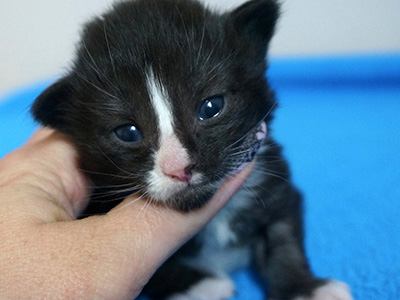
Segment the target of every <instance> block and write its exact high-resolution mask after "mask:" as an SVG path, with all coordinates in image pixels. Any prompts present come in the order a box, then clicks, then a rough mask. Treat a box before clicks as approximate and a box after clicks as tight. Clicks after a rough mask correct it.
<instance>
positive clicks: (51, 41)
mask: <svg viewBox="0 0 400 300" xmlns="http://www.w3.org/2000/svg"><path fill="white" fill-rule="evenodd" d="M203 1H204V2H207V3H209V4H210V5H211V6H216V7H219V8H221V9H227V8H232V7H235V6H236V5H238V4H240V3H242V2H245V0H203ZM112 2H113V0H33V1H32V0H1V1H0V94H1V93H3V92H5V91H9V90H11V89H13V88H16V87H18V86H21V85H24V84H28V83H30V82H33V81H36V80H40V79H43V78H49V77H53V76H58V75H59V74H60V73H61V72H62V71H63V68H64V67H65V66H67V65H68V62H69V61H70V60H71V57H72V55H73V51H74V44H75V43H76V41H77V39H78V32H79V28H80V26H81V24H82V23H84V21H85V20H87V19H88V18H89V17H90V16H93V15H95V14H97V13H100V12H102V11H104V10H105V9H106V8H107V7H109V6H110V4H111V3H112ZM281 2H283V15H282V18H281V20H280V23H279V26H278V31H277V34H276V36H275V38H274V40H273V42H272V47H271V54H272V55H273V56H294V55H295V56H297V55H331V54H354V53H357V54H362V53H377V52H397V53H400V0H335V1H333V0H281Z"/></svg>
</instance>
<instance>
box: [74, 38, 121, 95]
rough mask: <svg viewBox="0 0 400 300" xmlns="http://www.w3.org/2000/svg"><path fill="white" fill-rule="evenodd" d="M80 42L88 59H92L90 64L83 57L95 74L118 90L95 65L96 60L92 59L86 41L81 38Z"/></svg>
mask: <svg viewBox="0 0 400 300" xmlns="http://www.w3.org/2000/svg"><path fill="white" fill-rule="evenodd" d="M82 44H83V46H84V48H85V50H86V52H87V54H88V55H89V58H90V60H91V61H92V64H91V63H90V62H88V61H87V60H86V59H85V58H84V59H85V61H86V62H87V64H88V65H89V66H90V67H91V68H92V69H93V70H94V71H95V72H96V74H97V75H98V76H99V78H101V79H103V80H105V81H106V82H107V83H109V84H110V85H111V86H112V87H113V88H115V89H117V90H118V87H117V86H115V85H114V84H113V83H112V82H111V81H110V80H109V79H108V78H107V76H105V75H104V74H102V73H101V72H100V68H99V67H98V66H97V64H96V61H95V60H94V58H93V56H92V54H91V53H90V51H89V49H88V47H87V45H86V42H85V40H84V39H82Z"/></svg>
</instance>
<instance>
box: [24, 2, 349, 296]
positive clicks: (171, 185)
mask: <svg viewBox="0 0 400 300" xmlns="http://www.w3.org/2000/svg"><path fill="white" fill-rule="evenodd" d="M277 16H278V5H277V3H276V2H275V1H273V0H253V1H249V2H247V3H245V4H244V5H242V6H241V7H239V8H237V9H236V10H234V11H232V12H230V13H226V14H222V15H221V14H218V13H214V12H211V11H210V10H208V9H205V8H204V7H203V6H202V5H201V4H199V3H198V2H196V1H192V0H158V1H155V0H154V1H150V0H137V1H127V2H122V3H120V4H118V5H116V6H115V7H114V9H113V10H112V11H110V12H109V13H107V14H105V15H103V16H102V17H101V18H97V19H95V20H94V21H93V22H91V23H89V24H88V25H87V26H86V28H85V31H84V33H83V37H82V44H81V46H80V47H79V49H78V55H77V58H76V60H75V63H74V66H73V68H72V70H71V72H70V73H69V74H68V75H67V76H65V77H64V78H63V79H61V80H60V81H59V82H57V83H56V84H54V85H53V86H51V87H50V88H48V89H47V90H46V91H45V92H44V93H43V94H42V95H41V96H39V98H38V99H37V101H36V102H35V104H34V106H33V108H32V111H33V114H34V116H35V118H36V119H37V120H38V121H40V122H42V123H43V124H44V125H48V126H51V127H53V128H56V129H58V130H60V131H61V132H63V133H65V134H67V135H68V136H69V137H70V138H71V139H72V140H73V141H74V142H75V143H76V145H77V147H78V149H79V152H80V159H81V165H82V168H83V169H84V170H85V171H86V172H87V173H88V174H89V175H90V176H91V178H92V180H93V182H94V184H95V186H96V190H95V192H94V195H93V199H92V201H91V203H90V205H89V207H88V208H87V211H86V214H94V213H104V212H106V211H107V210H108V209H109V208H111V207H112V206H113V205H115V204H116V203H117V202H118V201H120V200H121V199H122V198H121V197H123V196H126V195H129V194H132V193H141V194H144V195H146V196H147V197H149V198H150V199H152V200H153V201H154V202H157V203H159V204H164V205H167V206H168V207H170V208H174V209H178V210H182V211H190V210H193V209H197V208H199V207H201V206H203V205H204V204H205V203H206V202H207V201H208V199H209V198H210V197H211V196H212V194H213V193H214V192H215V191H216V189H217V188H218V186H219V185H220V183H221V182H222V180H223V179H225V178H227V177H229V176H231V175H233V174H235V173H237V172H238V171H239V170H240V169H241V168H243V166H244V165H246V164H247V163H248V162H250V161H251V160H252V159H253V158H254V156H255V154H256V152H257V150H258V149H259V148H260V146H261V148H260V150H259V151H258V154H257V158H256V165H255V169H254V171H253V173H252V175H251V176H250V178H249V179H248V180H247V181H246V182H245V184H244V185H243V187H242V189H241V190H240V191H239V192H238V193H237V194H236V195H235V196H234V198H233V199H232V200H231V201H230V203H229V204H228V205H227V206H226V207H225V208H224V209H223V210H222V211H221V212H220V213H219V214H218V215H217V216H216V217H215V218H214V219H213V220H212V221H211V223H210V224H209V225H207V226H206V228H204V230H202V231H201V232H200V233H199V234H198V235H197V236H196V237H194V238H193V239H192V240H190V241H189V242H188V243H187V244H186V245H184V246H183V247H182V248H181V249H180V250H178V252H177V253H176V254H175V255H173V256H172V257H171V258H170V259H169V260H168V261H167V262H166V263H165V264H164V265H163V266H162V267H161V268H160V270H159V271H158V272H157V273H156V274H155V276H154V277H153V278H152V279H151V280H150V282H149V284H148V285H147V286H146V287H145V289H144V293H145V294H147V295H150V296H151V297H153V298H157V299H158V298H166V297H169V299H173V300H179V299H186V300H199V299H200V300H214V299H215V300H219V299H225V298H228V297H230V296H231V295H232V293H233V292H234V289H233V286H232V283H231V282H230V281H229V279H227V277H226V276H227V273H228V272H230V271H232V270H234V269H236V268H238V267H243V266H248V265H249V264H250V263H252V262H255V264H256V266H257V268H258V270H259V273H260V276H261V278H262V281H263V282H264V284H265V286H268V289H269V297H271V299H279V300H285V299H313V300H323V299H337V300H348V299H351V296H350V295H349V294H348V292H346V289H345V288H343V287H342V286H340V285H337V284H335V283H329V284H327V282H326V281H323V280H320V279H317V278H315V277H314V276H313V275H312V274H311V272H310V270H309V267H308V263H307V260H306V258H305V255H304V250H303V246H302V240H303V236H302V235H303V234H302V221H301V215H302V211H301V198H300V196H299V193H298V192H297V191H296V189H295V188H294V187H293V186H292V185H291V183H290V177H289V172H288V167H287V165H286V162H285V161H284V160H283V159H282V156H281V153H280V147H279V146H277V145H276V144H275V143H274V141H273V140H272V139H271V137H270V136H269V130H268V128H269V123H270V121H271V118H272V112H273V109H274V107H275V99H274V96H273V93H272V92H271V91H270V89H269V87H268V85H267V82H266V79H265V71H266V60H265V54H266V51H267V48H268V43H269V40H270V38H271V37H272V34H273V31H274V26H275V22H276V19H277ZM105 200H107V201H105ZM110 200H114V201H110ZM312 295H313V296H312ZM327 295H330V296H329V297H331V298H327V297H328V296H327ZM302 297H312V298H302Z"/></svg>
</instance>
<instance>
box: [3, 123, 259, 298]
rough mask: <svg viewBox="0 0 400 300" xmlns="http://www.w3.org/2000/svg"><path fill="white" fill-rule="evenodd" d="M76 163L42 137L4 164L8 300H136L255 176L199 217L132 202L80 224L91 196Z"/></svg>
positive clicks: (228, 188)
mask: <svg viewBox="0 0 400 300" xmlns="http://www.w3.org/2000/svg"><path fill="white" fill-rule="evenodd" d="M76 157H77V153H76V152H75V149H74V147H73V146H72V144H71V143H70V142H69V141H68V140H67V139H66V138H65V137H64V136H62V135H61V134H59V133H56V132H54V131H52V130H50V129H40V130H39V131H38V132H37V133H36V134H35V135H34V136H33V137H32V138H31V139H30V140H29V141H28V142H27V143H26V144H25V145H24V146H23V147H21V148H20V149H18V150H16V151H14V152H12V153H10V154H9V155H7V156H6V157H4V158H3V159H2V160H1V161H0V238H1V240H0V283H1V284H0V299H116V300H117V299H133V298H134V297H136V296H137V295H138V294H139V293H140V291H141V289H142V287H143V286H144V285H145V284H146V283H147V281H148V280H149V279H150V277H151V276H152V274H153V273H154V272H155V271H156V269H157V268H158V267H159V266H160V265H161V264H162V263H163V262H164V261H165V260H166V259H167V258H168V257H169V256H170V255H171V254H173V252H174V251H175V250H176V249H178V248H179V247H180V246H181V245H182V244H183V243H185V242H186V241H187V240H188V239H189V238H190V237H192V236H193V235H194V234H195V233H196V232H197V231H198V230H199V229H200V228H201V227H202V226H204V225H205V224H206V223H207V222H208V221H209V220H210V219H211V218H212V217H213V216H214V215H215V214H216V213H217V212H218V211H219V210H220V209H221V208H222V207H223V205H224V204H225V203H226V202H227V201H228V200H229V199H230V198H231V197H232V195H233V194H234V193H235V191H236V190H237V189H238V188H239V187H240V185H241V184H242V183H243V182H244V180H245V179H246V178H247V176H248V175H249V174H250V172H251V168H252V165H250V166H248V167H247V168H246V169H244V170H243V171H242V172H240V173H239V174H237V175H236V176H235V177H234V178H233V179H230V180H229V181H227V182H225V183H224V184H223V185H222V187H221V188H220V189H219V191H218V192H217V193H216V195H215V196H214V197H213V199H212V200H211V201H210V202H209V203H208V204H207V205H206V206H205V207H204V208H202V209H200V210H198V211H196V212H192V213H187V214H183V213H180V212H177V211H172V210H170V209H166V208H162V207H159V206H154V205H152V206H147V207H145V205H146V202H145V201H143V200H139V201H135V200H137V198H134V197H130V198H127V199H126V200H125V201H123V202H122V203H121V204H120V205H118V206H117V207H116V208H114V209H113V210H112V211H110V213H108V214H106V215H103V216H92V217H88V218H86V219H82V220H76V216H77V215H79V213H80V212H81V211H82V209H83V208H84V207H85V205H86V204H87V201H88V195H89V183H88V181H87V180H86V178H85V177H84V176H83V175H82V174H81V173H80V172H79V170H78V168H77V163H76ZM144 210H145V213H144Z"/></svg>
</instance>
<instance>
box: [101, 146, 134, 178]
mask: <svg viewBox="0 0 400 300" xmlns="http://www.w3.org/2000/svg"><path fill="white" fill-rule="evenodd" d="M96 147H97V149H98V150H99V151H100V152H101V153H102V154H103V155H104V157H105V158H106V159H107V160H108V161H109V162H110V163H111V164H112V165H113V166H114V167H116V168H117V169H118V170H120V171H121V172H123V173H125V174H127V175H130V176H135V175H134V174H132V173H130V172H128V171H125V170H123V169H121V168H120V167H119V166H118V165H117V164H116V163H114V162H113V161H112V159H110V158H109V157H108V155H107V154H106V153H104V151H103V150H102V149H101V147H100V146H99V145H98V144H97V143H96Z"/></svg>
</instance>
